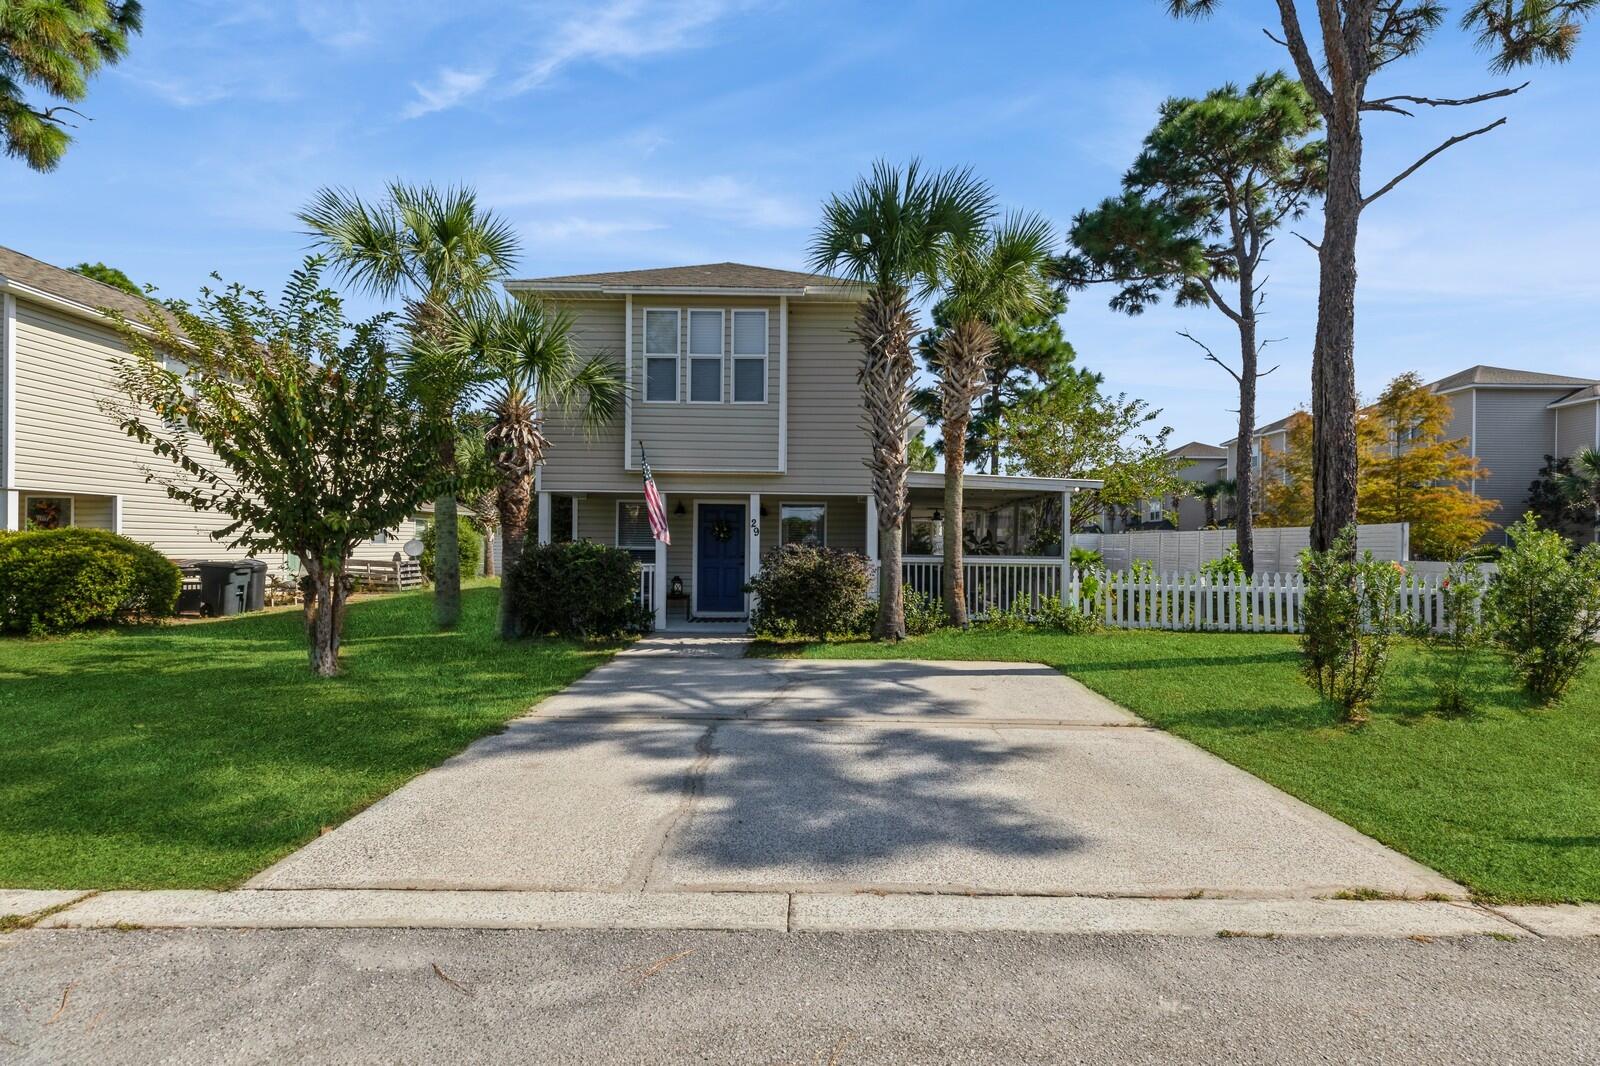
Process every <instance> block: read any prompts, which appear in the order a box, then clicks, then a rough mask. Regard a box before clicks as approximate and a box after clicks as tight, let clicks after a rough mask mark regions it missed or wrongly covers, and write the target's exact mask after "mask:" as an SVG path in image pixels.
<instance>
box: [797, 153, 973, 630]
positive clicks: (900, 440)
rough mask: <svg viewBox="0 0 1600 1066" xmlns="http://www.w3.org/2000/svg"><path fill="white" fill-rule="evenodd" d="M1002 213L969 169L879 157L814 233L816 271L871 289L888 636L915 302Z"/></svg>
mask: <svg viewBox="0 0 1600 1066" xmlns="http://www.w3.org/2000/svg"><path fill="white" fill-rule="evenodd" d="M993 215H994V197H993V195H992V194H991V193H990V191H989V188H988V186H986V185H985V184H984V183H983V182H981V181H979V180H978V179H977V178H975V177H974V176H973V174H972V171H971V170H970V169H951V170H942V171H929V170H927V169H926V168H924V167H923V165H922V164H921V162H920V161H918V160H915V159H913V160H912V161H911V163H910V164H909V165H907V166H905V167H903V168H902V167H898V166H894V165H892V164H890V163H888V162H885V161H883V160H879V161H878V162H876V163H874V164H873V166H872V173H871V174H868V175H866V176H863V177H861V178H858V179H856V183H855V185H854V186H853V187H852V188H851V189H850V190H849V191H848V192H845V193H842V194H836V195H834V196H831V197H829V198H828V200H827V202H825V203H824V204H823V206H822V221H821V222H820V223H819V224H818V226H817V229H816V232H815V233H814V234H813V236H812V239H811V255H810V260H811V265H812V267H813V269H816V270H819V271H823V272H825V273H839V274H842V275H843V276H844V277H846V278H849V279H851V280H853V281H857V282H861V283H862V284H864V285H865V286H866V287H867V296H866V299H865V300H863V301H862V302H861V304H860V306H859V308H858V309H857V311H856V317H855V325H854V337H855V339H856V341H857V343H859V344H860V345H861V350H862V361H861V369H860V371H859V373H858V374H857V379H858V380H859V382H860V384H861V393H862V402H863V404H864V406H865V409H866V430H867V434H868V438H869V441H870V443H871V449H872V454H871V457H870V458H869V459H868V460H867V464H868V468H869V469H870V470H871V471H872V495H873V499H874V500H875V501H876V503H877V507H878V531H879V532H878V544H879V547H880V551H881V553H882V563H881V568H880V574H879V581H878V589H879V592H878V622H877V625H876V626H875V627H874V628H875V635H876V636H877V637H878V639H880V640H903V639H905V636H906V620H905V597H904V592H903V588H902V574H901V572H900V557H901V551H900V548H901V541H900V537H901V530H902V529H903V527H904V524H905V516H906V505H907V496H906V476H907V474H908V472H909V471H910V468H911V460H910V456H909V452H908V449H907V445H906V441H907V439H908V438H909V436H910V435H911V425H912V408H911V379H912V376H913V374H915V372H916V361H915V359H913V357H912V354H911V345H912V340H913V339H914V337H915V336H916V333H917V325H916V315H915V313H914V311H913V309H912V303H913V301H915V300H919V299H923V298H925V297H927V296H929V295H931V294H932V293H933V292H934V290H935V289H936V288H937V287H938V284H939V269H940V265H941V261H942V257H943V255H944V254H945V251H946V249H947V248H948V247H949V246H950V245H952V244H963V243H968V242H971V241H973V240H975V239H977V238H978V236H979V235H980V234H981V233H982V232H983V231H984V228H985V227H986V226H987V225H988V223H989V220H990V219H991V218H992V217H993Z"/></svg>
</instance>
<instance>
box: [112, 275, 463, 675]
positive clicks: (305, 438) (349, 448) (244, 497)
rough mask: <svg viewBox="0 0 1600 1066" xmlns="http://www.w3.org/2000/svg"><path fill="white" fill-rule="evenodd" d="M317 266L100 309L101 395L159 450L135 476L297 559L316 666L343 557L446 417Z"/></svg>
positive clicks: (376, 527)
mask: <svg viewBox="0 0 1600 1066" xmlns="http://www.w3.org/2000/svg"><path fill="white" fill-rule="evenodd" d="M322 267H323V264H322V261H321V260H320V259H316V258H312V259H307V260H306V262H305V265H304V266H303V267H301V269H300V270H298V271H296V272H295V273H294V275H293V276H292V278H291V279H290V282H289V285H288V287H287V288H286V289H285V291H284V294H283V297H282V299H281V300H280V301H279V302H278V303H277V304H276V305H274V304H271V303H269V302H268V301H267V298H266V297H265V296H264V295H263V294H261V293H259V292H252V291H248V290H246V289H244V288H243V287H242V286H239V285H237V284H235V285H230V286H227V287H226V288H223V289H221V290H220V291H213V290H211V289H204V290H202V291H201V296H200V299H199V301H198V302H197V303H196V304H195V305H194V306H192V307H191V306H190V305H188V304H186V303H183V302H178V301H174V302H172V303H170V304H168V305H167V313H165V314H161V313H157V312H156V311H154V310H152V311H151V312H150V313H148V314H146V315H143V316H141V319H142V320H141V321H139V322H129V321H127V320H126V319H125V318H123V317H121V316H120V315H113V316H112V317H113V321H114V323H115V325H116V328H117V329H118V331H119V332H120V333H121V334H122V337H123V340H124V341H125V342H126V343H127V345H128V348H129V350H130V352H131V355H130V357H128V358H125V359H119V360H116V361H115V362H114V366H115V371H114V378H113V384H114V387H115V391H116V396H115V397H114V398H111V399H109V400H107V401H106V403H105V408H106V410H107V412H108V413H109V414H110V415H111V416H112V417H113V418H114V419H115V420H116V421H117V422H118V424H119V425H120V426H121V427H122V429H123V431H124V432H126V433H127V434H128V435H129V436H130V437H132V438H134V439H135V440H137V441H139V442H140V443H142V444H145V445H147V446H148V447H149V448H150V449H151V450H152V451H154V452H155V454H156V455H157V456H159V457H160V458H162V459H164V460H166V461H167V463H168V464H169V465H167V466H165V467H164V468H162V469H160V470H156V469H150V468H147V469H146V471H145V477H146V478H147V479H148V480H150V481H153V482H155V483H157V484H160V485H162V486H163V487H164V488H165V489H166V492H167V495H168V496H170V497H171V498H172V499H174V500H177V501H179V502H180V503H186V504H188V505H190V506H191V507H193V508H194V509H195V510H197V511H216V512H219V513H221V514H223V515H226V516H227V517H228V518H230V519H231V521H230V522H229V523H228V524H227V525H225V526H223V527H222V528H221V529H219V530H217V531H216V532H214V533H213V534H212V536H213V537H215V538H216V539H218V540H223V541H227V542H228V545H229V546H230V547H235V548H244V549H246V550H249V551H285V552H293V553H294V554H295V555H297V556H298V557H299V558H300V560H301V562H302V565H303V566H304V567H305V577H304V580H303V582H302V585H303V587H304V589H305V593H306V595H305V619H306V632H307V634H308V636H309V638H310V659H311V667H312V669H313V670H314V671H315V672H316V673H318V674H320V675H322V676H324V677H328V676H332V675H333V674H335V673H337V672H338V668H339V640H340V635H341V630H342V627H343V622H344V603H345V593H346V588H345V581H344V580H343V577H344V566H345V561H346V560H347V559H348V558H349V556H350V552H351V550H352V549H353V548H354V547H355V546H356V545H357V544H358V543H360V542H361V541H363V540H366V539H368V538H370V537H372V536H373V535H374V534H377V533H382V532H384V531H386V530H390V529H393V528H395V527H396V526H398V525H400V524H401V522H402V521H403V520H404V519H406V518H407V517H408V516H410V515H411V514H412V512H413V511H414V510H415V508H416V506H417V505H418V504H419V503H420V502H421V501H422V500H424V499H426V498H427V496H428V493H429V492H430V491H431V490H432V488H433V487H434V484H435V482H436V480H437V471H438V466H437V462H436V458H437V455H438V449H439V441H438V438H439V436H440V435H441V433H447V432H450V427H448V426H442V427H441V426H440V425H439V424H438V423H437V422H436V421H434V420H432V419H430V418H428V417H427V416H426V414H425V413H424V411H423V410H421V408H420V407H419V405H418V403H417V402H416V400H415V399H414V398H413V396H412V395H411V394H410V393H408V392H407V391H406V390H405V389H404V388H402V386H401V384H400V382H399V381H398V380H397V377H396V375H395V373H394V371H393V363H394V356H393V355H392V354H391V353H390V351H389V349H388V347H387V344H386V341H387V334H386V327H387V324H388V319H387V318H386V317H384V316H380V317H378V318H376V319H373V320H371V321H368V322H365V323H361V324H359V325H354V326H352V325H351V324H350V323H348V322H346V321H345V318H344V314H343V308H342V305H341V303H340V300H339V297H338V296H337V295H335V294H334V293H333V292H332V291H331V290H329V289H326V288H324V287H323V285H322ZM169 357H176V358H177V359H179V360H181V363H179V364H173V365H176V366H178V369H177V370H174V369H171V368H169V363H168V358H169Z"/></svg>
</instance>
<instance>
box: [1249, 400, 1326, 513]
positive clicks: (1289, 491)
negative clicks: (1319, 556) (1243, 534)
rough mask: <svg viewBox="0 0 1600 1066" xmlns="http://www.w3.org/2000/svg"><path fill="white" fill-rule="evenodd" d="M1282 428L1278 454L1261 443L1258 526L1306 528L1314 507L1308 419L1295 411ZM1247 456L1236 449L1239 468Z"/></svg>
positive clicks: (1271, 447) (1265, 442)
mask: <svg viewBox="0 0 1600 1066" xmlns="http://www.w3.org/2000/svg"><path fill="white" fill-rule="evenodd" d="M1283 428H1284V441H1285V444H1286V446H1285V447H1284V448H1283V449H1282V450H1281V451H1280V450H1279V449H1277V448H1274V447H1273V446H1272V445H1271V444H1270V443H1269V442H1268V441H1266V440H1265V439H1263V440H1262V442H1261V500H1260V504H1259V506H1260V508H1261V524H1262V525H1264V526H1309V525H1310V524H1311V517H1312V510H1313V509H1314V507H1315V502H1314V500H1313V497H1312V493H1311V483H1312V480H1313V470H1312V466H1313V464H1312V447H1311V445H1312V441H1311V416H1310V415H1308V414H1306V413H1305V412H1304V411H1296V412H1295V413H1294V414H1292V415H1290V416H1289V421H1288V424H1287V425H1285V426H1284V427H1283ZM1247 454H1248V453H1247V451H1246V450H1245V448H1243V447H1241V448H1240V449H1239V455H1240V457H1241V458H1240V465H1243V464H1244V463H1246V462H1248V461H1249V460H1248V459H1246V458H1244V456H1246V455H1247Z"/></svg>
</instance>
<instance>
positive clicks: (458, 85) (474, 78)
mask: <svg viewBox="0 0 1600 1066" xmlns="http://www.w3.org/2000/svg"><path fill="white" fill-rule="evenodd" d="M493 73H494V72H493V71H491V70H455V69H453V68H451V67H443V68H441V69H440V71H439V73H438V74H436V75H434V78H433V83H432V84H430V85H424V84H423V83H422V82H412V83H411V87H412V88H413V89H415V90H416V91H417V99H415V100H413V101H412V102H411V103H409V104H407V105H406V108H405V110H404V111H403V112H401V114H402V115H404V116H405V117H406V118H420V117H421V116H423V115H431V114H433V113H434V112H435V111H447V110H449V109H450V108H452V107H456V106H457V105H459V104H461V103H463V102H464V101H466V100H467V99H469V98H471V97H473V96H476V95H477V94H478V93H479V92H481V91H482V90H483V87H484V86H485V85H487V84H488V83H489V78H490V77H491V76H492V75H493Z"/></svg>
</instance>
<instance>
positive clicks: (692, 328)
mask: <svg viewBox="0 0 1600 1066" xmlns="http://www.w3.org/2000/svg"><path fill="white" fill-rule="evenodd" d="M689 402H690V403H721V402H722V312H721V311H702V310H698V309H696V310H693V311H690V312H689Z"/></svg>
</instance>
